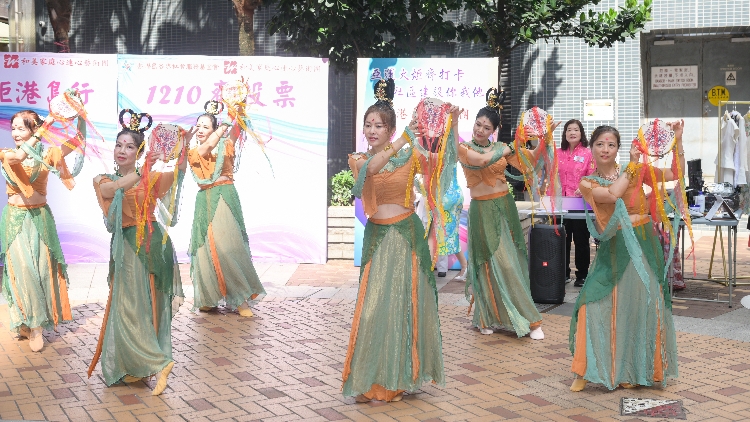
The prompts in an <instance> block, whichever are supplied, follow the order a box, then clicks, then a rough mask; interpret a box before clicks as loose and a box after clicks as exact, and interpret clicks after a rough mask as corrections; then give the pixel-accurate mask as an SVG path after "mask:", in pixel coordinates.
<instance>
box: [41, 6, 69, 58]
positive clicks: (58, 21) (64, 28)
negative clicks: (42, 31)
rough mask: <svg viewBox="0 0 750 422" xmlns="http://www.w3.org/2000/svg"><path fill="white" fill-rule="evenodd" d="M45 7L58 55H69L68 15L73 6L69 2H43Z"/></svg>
mask: <svg viewBox="0 0 750 422" xmlns="http://www.w3.org/2000/svg"><path fill="white" fill-rule="evenodd" d="M44 4H45V5H46V6H47V13H48V14H49V20H50V22H52V31H53V33H54V35H55V47H56V49H57V52H58V53H70V42H69V40H68V32H70V15H71V13H72V12H73V6H72V5H71V4H70V0H44Z"/></svg>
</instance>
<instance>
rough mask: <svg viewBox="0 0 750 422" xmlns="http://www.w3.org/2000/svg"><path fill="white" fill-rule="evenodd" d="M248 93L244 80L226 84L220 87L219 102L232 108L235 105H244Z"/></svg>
mask: <svg viewBox="0 0 750 422" xmlns="http://www.w3.org/2000/svg"><path fill="white" fill-rule="evenodd" d="M249 92H250V89H249V88H248V86H247V83H246V82H245V79H244V78H242V79H238V80H236V81H232V82H227V83H226V84H224V85H223V86H222V87H221V100H222V101H223V102H225V103H226V104H227V106H229V107H230V108H232V107H233V106H235V105H237V104H242V103H244V102H245V99H246V98H247V94H248V93H249Z"/></svg>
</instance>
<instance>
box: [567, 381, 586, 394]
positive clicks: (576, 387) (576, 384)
mask: <svg viewBox="0 0 750 422" xmlns="http://www.w3.org/2000/svg"><path fill="white" fill-rule="evenodd" d="M587 382H588V381H586V380H585V379H583V378H576V379H574V380H573V384H571V385H570V391H574V392H577V391H581V390H583V387H585V386H586V383H587Z"/></svg>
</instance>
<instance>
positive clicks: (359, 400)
mask: <svg viewBox="0 0 750 422" xmlns="http://www.w3.org/2000/svg"><path fill="white" fill-rule="evenodd" d="M354 401H356V402H357V403H368V402H371V401H372V399H368V398H367V396H365V395H364V394H360V395H358V396H357V397H355V398H354Z"/></svg>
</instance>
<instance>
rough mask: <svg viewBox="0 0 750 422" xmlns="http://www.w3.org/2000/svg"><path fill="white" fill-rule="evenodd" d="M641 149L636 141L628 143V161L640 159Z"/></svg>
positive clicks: (635, 161)
mask: <svg viewBox="0 0 750 422" xmlns="http://www.w3.org/2000/svg"><path fill="white" fill-rule="evenodd" d="M641 154H642V152H641V149H640V148H639V147H638V142H633V143H632V144H631V145H630V162H631V163H637V162H639V161H640V160H641Z"/></svg>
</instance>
